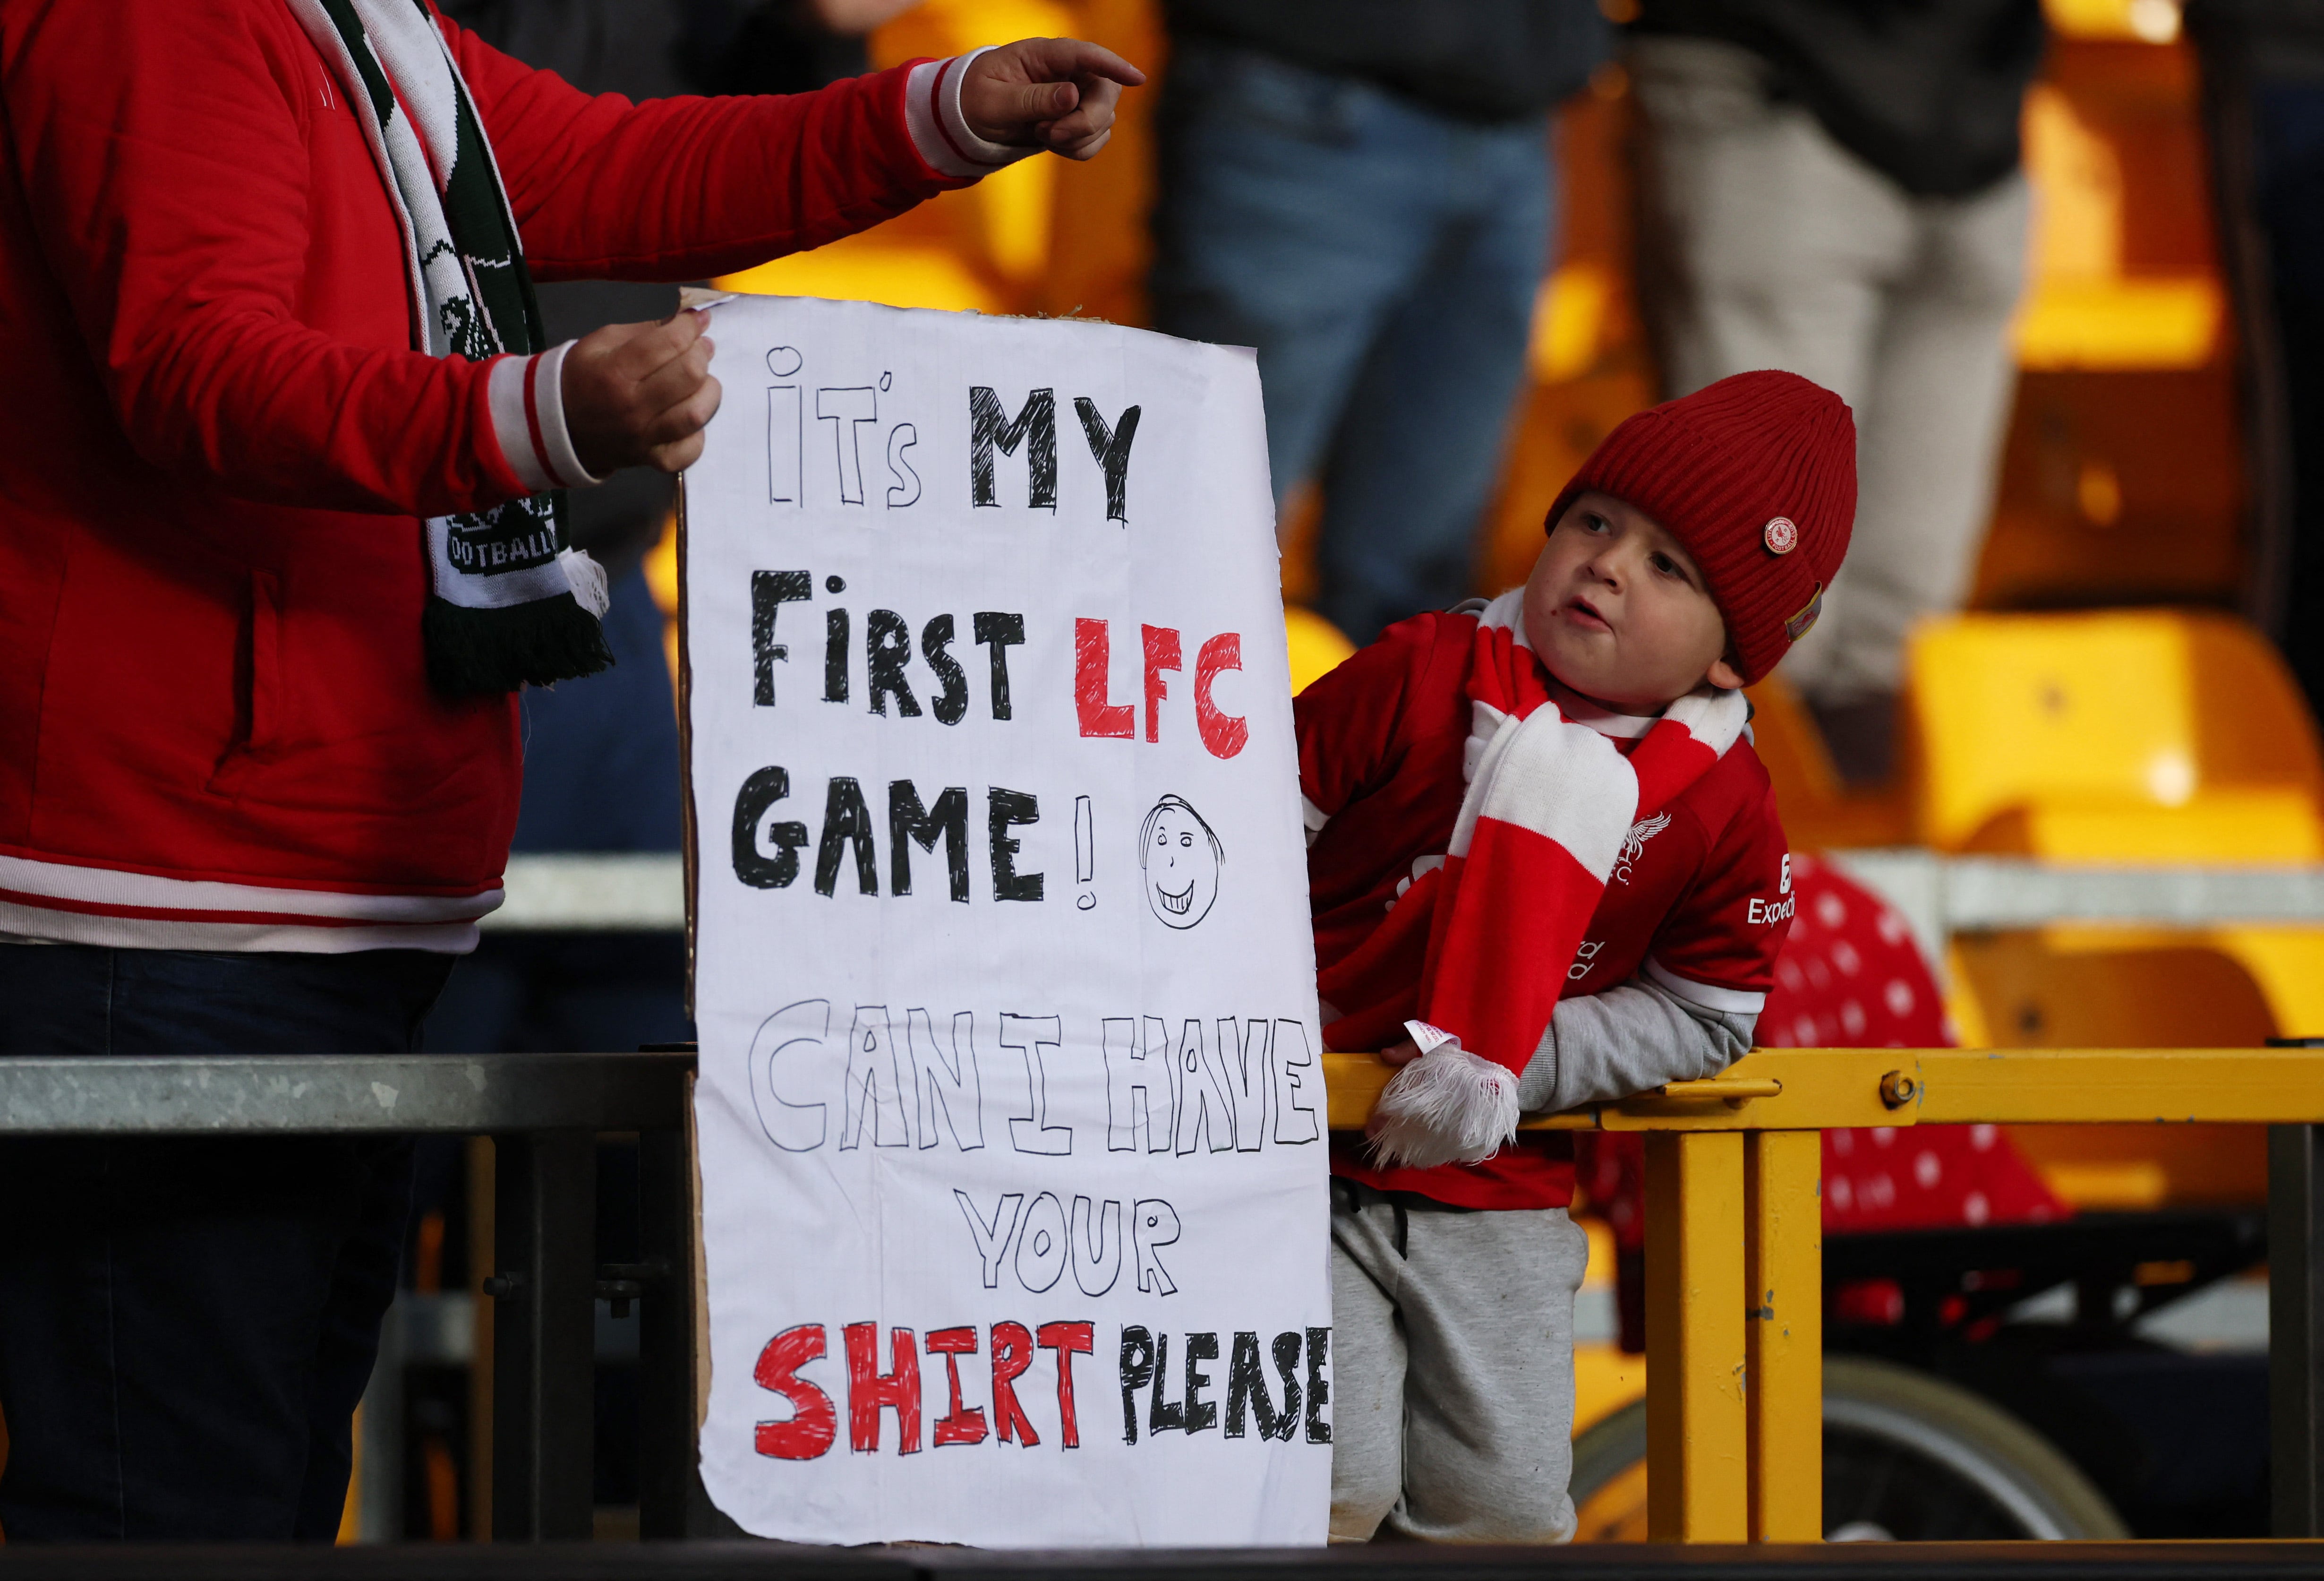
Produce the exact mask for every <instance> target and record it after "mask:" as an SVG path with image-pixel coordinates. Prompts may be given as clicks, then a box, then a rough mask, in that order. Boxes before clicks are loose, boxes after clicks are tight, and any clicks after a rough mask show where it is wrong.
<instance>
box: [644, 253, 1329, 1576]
mask: <svg viewBox="0 0 2324 1581" xmlns="http://www.w3.org/2000/svg"><path fill="white" fill-rule="evenodd" d="M711 333H712V335H713V337H715V340H716V342H717V346H718V352H717V357H716V362H715V372H716V374H717V375H718V377H719V379H720V381H721V382H722V384H724V389H725V400H724V407H723V409H722V410H721V411H720V413H719V415H718V418H717V420H716V421H715V423H713V424H712V426H711V429H710V433H709V444H708V448H707V449H706V450H705V453H704V456H703V458H702V459H701V461H700V462H699V463H698V464H697V465H696V466H695V467H693V468H692V469H691V470H690V471H689V472H688V473H687V482H686V498H687V542H686V550H685V567H686V570H685V600H686V602H685V608H686V632H687V638H686V640H687V661H688V665H689V667H690V673H691V690H690V694H689V702H688V720H689V725H690V732H691V751H690V757H689V763H688V771H689V775H690V784H691V794H692V796H693V801H694V815H695V829H696V841H697V863H698V871H699V883H698V893H697V899H696V906H697V910H696V925H697V929H698V934H697V938H698V945H697V950H698V953H697V957H696V1020H697V1022H698V1025H699V1029H700V1034H701V1046H702V1056H701V1078H700V1086H699V1089H698V1094H697V1098H696V1106H697V1118H698V1120H699V1123H700V1131H701V1150H702V1151H701V1158H702V1176H703V1198H704V1244H705V1255H706V1258H707V1262H708V1270H709V1319H710V1350H711V1356H712V1382H711V1390H710V1403H709V1414H708V1419H707V1421H706V1424H705V1427H704V1428H703V1434H702V1471H703V1476H704V1479H705V1483H706V1484H707V1486H708V1488H709V1492H710V1494H711V1497H712V1498H713V1499H714V1500H715V1501H716V1502H717V1504H718V1505H719V1507H720V1508H721V1509H723V1510H724V1511H725V1512H727V1513H728V1514H730V1515H732V1516H733V1518H734V1519H735V1520H736V1521H740V1522H741V1523H742V1525H743V1526H744V1527H746V1528H748V1529H749V1530H752V1531H755V1532H760V1533H762V1534H764V1535H767V1536H770V1537H781V1538H790V1539H804V1540H810V1541H817V1542H842V1543H853V1542H868V1541H878V1540H888V1539H931V1540H940V1541H949V1542H964V1543H973V1544H980V1545H991V1546H1011V1547H1023V1546H1061V1545H1076V1546H1078V1545H1098V1544H1175V1545H1189V1544H1194V1545H1205V1546H1209V1545H1219V1544H1258V1543H1314V1542H1321V1541H1322V1540H1323V1537H1324V1530H1325V1524H1326V1519H1327V1506H1328V1502H1329V1482H1330V1463H1331V1447H1330V1422H1331V1409H1330V1394H1329V1391H1330V1379H1331V1364H1330V1336H1331V1329H1330V1325H1331V1296H1330V1284H1329V1278H1328V1272H1327V1263H1326V1250H1327V1235H1328V1225H1327V1219H1328V1207H1327V1199H1326V1185H1325V1171H1326V1164H1325V1159H1324V1150H1325V1145H1326V1144H1325V1140H1324V1130H1325V1125H1326V1116H1325V1106H1324V1099H1323V1079H1322V1072H1321V1069H1320V1068H1319V1066H1318V1065H1317V1063H1316V1055H1317V1053H1318V1052H1319V1051H1320V1050H1321V1049H1322V1047H1323V1044H1322V1040H1321V1038H1320V1036H1319V1034H1318V1031H1317V1027H1316V1024H1315V995H1314V953H1313V948H1312V945H1311V942H1310V936H1309V932H1308V921H1307V910H1306V898H1305V897H1306V864H1305V849H1304V840H1303V837H1302V832H1301V824H1300V818H1299V807H1298V790H1297V776H1296V766H1295V762H1294V748H1293V742H1292V728H1291V708H1290V687H1289V680H1288V676H1287V673H1286V658H1285V652H1284V635H1283V617H1282V610H1281V606H1280V604H1279V602H1278V595H1277V560H1276V552H1275V542H1274V536H1273V531H1272V523H1273V513H1272V511H1271V509H1270V506H1269V502H1268V480H1267V466H1266V449H1265V429H1264V424H1263V420H1262V417H1261V413H1260V408H1259V378H1258V374H1257V372H1256V369H1255V367H1254V365H1253V363H1252V361H1251V358H1250V356H1249V354H1247V353H1241V352H1237V351H1232V350H1228V349H1223V348H1221V347H1206V346H1197V345H1192V344H1189V343H1186V342H1183V341H1177V340H1173V339H1170V338H1167V337H1163V336H1159V335H1152V334H1147V333H1144V332H1141V331H1137V330H1130V329H1120V328H1113V327H1111V326H1108V325H1102V324H1091V323H1074V322H1054V321H1051V322H1042V321H1032V320H1025V319H989V318H980V317H977V316H975V315H973V314H945V313H930V312H906V311H901V310H895V309H891V308H881V307H874V306H870V305H865V304H859V303H838V302H825V301H813V300H795V299H774V298H765V299H756V300H749V299H746V300H736V301H733V302H730V303H726V304H724V305H722V306H720V307H718V308H717V309H716V310H715V318H714V324H713V328H712V330H711Z"/></svg>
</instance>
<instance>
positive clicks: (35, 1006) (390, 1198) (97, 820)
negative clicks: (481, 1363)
mask: <svg viewBox="0 0 2324 1581" xmlns="http://www.w3.org/2000/svg"><path fill="white" fill-rule="evenodd" d="M0 80H4V81H5V93H6V97H7V104H8V117H7V123H6V126H5V131H0V154H5V157H0V348H4V349H5V357H6V365H7V366H8V367H9V369H10V370H11V377H10V379H9V381H8V384H7V385H6V388H5V393H0V404H5V421H0V497H5V512H0V932H5V934H7V935H9V936H11V937H12V938H14V939H15V940H19V941H21V942H19V943H16V944H14V945H13V946H11V947H6V948H0V1052H6V1053H10V1054H31V1053H40V1054H55V1053H74V1054H134V1053H140V1052H160V1051H196V1052H198V1051H212V1050H215V1051H232V1052H241V1053H248V1052H262V1053H263V1052H269V1051H278V1052H309V1053H330V1052H344V1053H369V1052H384V1051H391V1050H392V1051H403V1050H407V1049H410V1048H411V1047H413V1045H414V1040H415V1039H416V1036H417V1031H418V1027H419V1023H420V1017H421V1016H422V1015H423V1014H424V1013H425V1012H426V1010H427V1008H428V1005H429V1003H430V1002H431V1001H432V1000H433V998H434V997H435V994H436V993H437V991H438V988H439V987H440V986H441V985H442V983H443V980H444V976H445V973H446V971H447V968H448V966H449V965H450V963H451V959H452V957H453V956H454V955H456V954H457V953H458V952H460V951H462V950H465V949H467V948H471V947H472V946H473V944H474V942H475V922H476V919H477V918H478V917H479V916H481V915H483V914H484V912H486V911H490V910H491V909H492V908H493V906H494V905H496V904H497V903H498V902H499V899H500V890H499V874H500V872H501V867H502V864H503V859H504V857H505V855H506V854H507V851H508V846H509V837H510V830H511V827H512V824H513V821H514V818H515V816H516V808H517V788H518V779H519V763H520V759H519V750H520V744H519V740H518V735H517V729H516V717H517V716H516V705H515V700H514V691H515V689H516V686H517V685H518V684H519V683H520V682H521V681H531V682H544V681H548V680H555V679H558V678H560V677H566V676H572V675H578V674H583V673H586V672H587V671H588V670H591V669H592V668H594V667H595V666H597V665H600V664H602V663H603V662H604V639H603V637H602V635H601V634H600V633H599V632H598V631H597V629H596V623H595V611H597V610H600V609H602V608H603V587H604V584H603V573H602V571H600V570H599V569H597V568H595V565H594V564H593V562H591V561H589V560H588V559H587V558H586V556H585V555H582V554H580V553H579V552H578V551H577V550H573V549H572V548H571V546H570V544H569V542H568V541H567V539H566V537H565V534H564V532H563V527H562V522H561V516H562V512H561V508H560V506H559V505H558V503H557V500H556V494H555V491H557V490H558V489H560V488H568V487H578V486H586V485H590V484H592V483H594V482H595V481H596V480H598V479H602V478H604V477H607V476H612V475H613V474H615V473H617V472H618V471H620V470H621V469H622V468H624V467H641V466H642V467H654V468H657V469H659V470H661V471H665V472H668V471H675V470H678V468H681V467H684V466H686V465H687V463H688V462H689V461H690V460H692V459H693V458H694V457H695V456H696V455H697V454H699V452H700V450H701V446H702V432H701V430H702V429H703V426H704V425H705V423H706V422H707V421H709V419H710V417H711V415H712V413H713V412H714V411H715V409H716V405H717V401H718V393H719V392H718V384H717V382H716V381H715V379H713V378H712V377H711V376H710V374H709V372H708V368H709V358H710V353H711V349H712V347H711V345H710V342H709V341H708V340H707V339H706V338H705V337H704V334H703V326H704V319H703V317H702V316H701V315H699V314H683V313H682V314H678V315H677V316H675V317H674V318H672V319H669V320H667V321H664V322H660V323H648V324H625V325H613V326H609V327H607V328H602V329H599V330H596V331H595V332H594V333H592V334H590V335H588V336H586V337H583V338H581V339H580V340H578V341H574V342H568V343H567V344H566V345H563V346H554V347H550V346H546V345H545V341H544V339H543V337H541V336H540V333H539V315H538V312H537V310H535V309H534V307H533V305H532V303H531V300H530V286H529V283H528V281H527V263H528V261H529V263H530V269H531V271H533V272H535V273H539V274H540V275H541V276H543V277H544V278H559V277H563V278H575V277H614V278H631V279H644V280H650V279H662V280H683V279H688V278H693V277H697V276H702V275H707V274H713V273H723V272H724V271H727V270H731V269H735V268H740V267H743V266H746V265H748V264H752V263H755V262H758V261H760V260H762V259H764V258H766V257H768V256H770V255H772V254H779V253H782V252H786V251H790V250H793V249H797V248H800V247H807V246H813V245H817V244H819V243H821V242H824V241H827V240H829V239H831V238H832V237H834V236H841V235H844V234H846V233H848V232H850V231H853V230H858V229H861V228H862V227H865V226H868V225H871V224H875V223H877V222H878V221H879V220H881V219H882V218H885V217H888V216H890V215H892V214H895V213H898V212H900V211H901V210H903V209H904V208H908V207H910V206H911V205H912V204H914V203H916V202H918V201H919V200H920V199H924V198H927V197H928V196H930V195H932V194H934V193H936V192H937V191H940V190H945V189H946V188H948V187H954V186H959V185H963V184H965V183H966V182H967V181H969V180H974V179H975V178H976V177H977V176H979V175H981V174H982V173H983V172H984V171H987V170H990V169H992V168H996V167H997V166H998V165H1000V164H1001V163H1005V162H1009V161H1010V160H1012V159H1015V158H1018V157H1021V156H1023V155H1024V154H1027V153H1033V152H1037V151H1038V150H1040V149H1043V148H1047V149H1051V150H1055V151H1056V152H1059V153H1065V154H1067V155H1069V156H1071V157H1075V158H1087V157H1089V156H1090V155H1091V154H1093V153H1095V152H1096V151H1097V150H1098V149H1099V148H1100V147H1101V146H1102V144H1103V143H1104V142H1105V139H1106V137H1107V135H1108V130H1109V127H1110V126H1111V115H1112V107H1113V104H1114V100H1115V98H1116V97H1117V95H1118V94H1119V91H1120V84H1124V83H1135V82H1137V81H1139V80H1141V79H1140V78H1139V73H1138V72H1137V71H1136V70H1135V69H1132V68H1130V66H1129V65H1127V64H1126V63H1125V62H1123V61H1121V60H1118V59H1116V58H1115V57H1113V56H1112V55H1111V54H1109V53H1108V52H1107V51H1102V50H1099V49H1096V48H1094V47H1093V46H1091V45H1087V44H1082V43H1077V42H1073V41H1070V40H1034V41H1028V42H1021V43H1018V44H1012V45H1009V46H1006V47H1005V48H1002V49H1000V50H996V51H983V52H979V53H977V54H975V55H973V56H968V57H963V58H961V59H959V60H951V61H943V62H936V61H930V62H924V63H921V64H919V65H918V66H913V67H905V68H899V69H896V70H894V71H890V72H884V73H880V74H877V75H874V76H871V77H867V78H862V79H856V80H853V81H850V82H844V83H839V84H835V85H834V86H833V87H831V88H826V89H825V90H823V91H821V92H819V93H816V94H811V95H801V96H798V97H767V98H755V99H752V98H744V99H720V100H706V99H676V100H663V101H659V102H658V103H655V104H650V105H636V106H633V105H632V104H631V103H629V102H628V101H627V100H624V99H620V98H614V97H607V98H596V99H593V98H591V97H588V96H586V95H584V94H581V93H579V92H577V91H576V90H575V89H573V88H569V87H568V86H567V85H566V84H565V83H563V82H562V81H560V80H558V79H556V78H555V77H553V76H550V75H549V74H547V73H540V72H535V71H533V70H531V69H529V68H526V67H524V66H521V65H520V64H518V63H517V62H516V61H514V60H511V59H509V58H508V57H506V56H504V55H501V54H499V53H497V52H495V51H492V50H490V49H488V48H486V47H485V46H484V45H483V44H481V43H480V42H477V41H476V40H475V39H474V38H473V37H472V36H471V35H469V34H467V33H466V32H462V31H461V30H460V29H458V28H457V27H454V26H451V25H450V24H448V23H440V22H439V21H438V19H437V18H436V17H435V16H434V14H432V13H431V12H430V11H429V10H428V9H427V8H426V7H425V5H422V4H420V0H141V3H138V4H134V5H107V6H91V5H85V4H81V3H79V0H0ZM487 148H488V149H489V153H490V155H491V157H490V158H489V159H486V158H484V157H482V155H484V153H485V152H486V151H487ZM520 244H521V253H520V251H519V247H520ZM408 1170H409V1152H408V1149H407V1148H405V1147H403V1146H401V1144H395V1145H383V1144H374V1143H357V1142H333V1141H327V1140H326V1141H300V1142H281V1143H198V1142H186V1143H174V1142H172V1143H152V1142H148V1143H135V1142H131V1143H115V1142H69V1143H56V1144H48V1145H42V1146H38V1147H32V1146H23V1145H17V1146H12V1147H9V1148H7V1149H5V1151H0V1215H5V1226H4V1227H0V1413H5V1419H6V1422H7V1429H8V1437H9V1450H8V1462H7V1467H6V1471H5V1475H0V1528H5V1531H6V1535H7V1537H8V1539H9V1540H11V1541H24V1540H32V1539H91V1538H138V1539H183V1538H194V1537H217V1538H291V1537H298V1538H306V1539H327V1538H328V1537H329V1536H330V1535H331V1533H332V1531H333V1530H334V1529H335V1528H336V1526H337V1517H338V1512H339V1509H340V1505H341V1502H342V1501H343V1499H344V1497H345V1492H346V1477H347V1466H348V1457H349V1447H348V1419H349V1416H350V1413H351V1412H352V1410H353V1409H354V1406H355V1401H356V1399H357V1397H358V1396H359V1394H360V1393H361V1391H362V1388H363V1384H364V1378H365V1376H366V1374H367V1373H369V1371H370V1368H371V1361H372V1355H373V1351H374V1345H375V1341H376V1336H377V1329H378V1323H379V1318H380V1315H381V1313H382V1311H383V1309H384V1307H385V1304H386V1301H387V1299H388V1297H389V1295H390V1293H391V1290H392V1282H393V1278H394V1271H395V1254H396V1247H397V1245H398V1244H399V1241H400V1234H401V1216H402V1212H403V1202H404V1199H405V1196H406V1193H407V1191H408Z"/></svg>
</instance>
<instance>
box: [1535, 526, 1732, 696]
mask: <svg viewBox="0 0 2324 1581" xmlns="http://www.w3.org/2000/svg"><path fill="white" fill-rule="evenodd" d="M1525 633H1526V642H1528V643H1532V644H1533V651H1534V652H1535V655H1537V656H1538V657H1539V658H1540V660H1541V661H1542V663H1543V664H1545V665H1546V666H1547V667H1548V669H1549V672H1550V673H1551V674H1552V675H1554V676H1555V677H1557V679H1558V680H1562V681H1563V682H1564V683H1565V684H1566V685H1567V686H1570V687H1572V689H1574V690H1575V691H1578V692H1580V693H1582V695H1583V696H1585V697H1589V698H1595V699H1596V700H1598V701H1599V702H1601V703H1607V704H1609V705H1611V706H1612V707H1616V708H1618V709H1621V710H1623V711H1624V712H1627V713H1634V714H1653V713H1659V712H1660V711H1662V710H1663V709H1664V708H1665V707H1669V706H1670V705H1671V704H1672V703H1674V702H1676V701H1677V700H1678V699H1679V698H1683V697H1684V696H1685V695H1686V694H1687V693H1689V692H1691V691H1692V690H1693V689H1695V688H1697V687H1699V686H1701V684H1702V683H1703V682H1704V681H1705V680H1709V681H1711V684H1713V685H1714V686H1723V687H1736V686H1740V685H1742V684H1743V678H1742V676H1741V675H1740V674H1739V673H1738V672H1737V670H1735V668H1734V666H1732V665H1731V664H1729V662H1728V661H1727V660H1726V658H1725V656H1724V655H1725V654H1726V652H1727V624H1726V622H1725V621H1723V620H1721V619H1720V615H1719V606H1717V605H1716V604H1714V603H1712V602H1711V589H1710V587H1709V586H1708V585H1707V584H1706V583H1705V582H1704V581H1703V579H1702V573H1701V571H1700V570H1699V569H1696V567H1695V563H1694V560H1693V559H1692V557H1690V556H1689V555H1688V554H1687V552H1686V550H1684V549H1683V548H1682V547H1681V546H1680V544H1679V541H1678V540H1677V539H1676V538H1674V537H1673V536H1672V535H1671V534H1670V532H1668V531H1666V530H1665V528H1664V527H1663V525H1662V523H1661V522H1656V521H1655V519H1654V518H1653V517H1652V516H1649V515H1647V514H1646V513H1645V512H1644V511H1641V510H1639V509H1638V508H1637V507H1636V506H1635V505H1631V504H1627V503H1625V502H1623V501H1621V500H1618V499H1616V498H1615V497H1614V496H1613V495H1605V494H1598V493H1594V492H1592V493H1589V494H1585V495H1582V496H1581V498H1579V499H1577V500H1575V501H1574V502H1573V504H1571V505H1569V506H1567V507H1566V511H1565V514H1564V515H1563V516H1561V517H1559V518H1558V520H1557V523H1556V525H1555V526H1554V527H1553V528H1551V530H1550V534H1549V541H1548V542H1547V543H1545V544H1544V545H1543V546H1542V550H1541V558H1540V559H1537V560H1535V561H1534V566H1533V575H1532V576H1530V577H1528V578H1526V589H1525Z"/></svg>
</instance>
